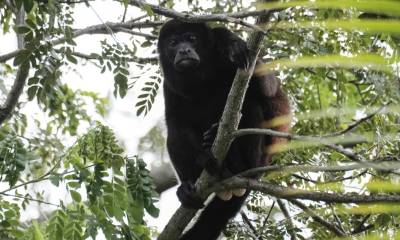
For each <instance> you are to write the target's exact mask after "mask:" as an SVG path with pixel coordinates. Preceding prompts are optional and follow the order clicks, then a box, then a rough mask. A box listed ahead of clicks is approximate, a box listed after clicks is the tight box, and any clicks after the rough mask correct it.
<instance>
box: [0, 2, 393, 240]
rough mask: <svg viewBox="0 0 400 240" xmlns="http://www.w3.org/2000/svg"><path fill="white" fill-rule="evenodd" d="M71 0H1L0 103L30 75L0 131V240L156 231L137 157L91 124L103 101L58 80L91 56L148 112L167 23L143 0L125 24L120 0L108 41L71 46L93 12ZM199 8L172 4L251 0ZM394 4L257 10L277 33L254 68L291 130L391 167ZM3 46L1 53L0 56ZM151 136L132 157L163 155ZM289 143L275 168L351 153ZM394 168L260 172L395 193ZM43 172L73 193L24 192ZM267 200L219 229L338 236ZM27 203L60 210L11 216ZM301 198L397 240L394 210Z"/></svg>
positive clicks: (134, 235)
mask: <svg viewBox="0 0 400 240" xmlns="http://www.w3.org/2000/svg"><path fill="white" fill-rule="evenodd" d="M72 2H73V1H58V0H51V1H34V0H14V1H9V0H7V1H0V24H1V26H2V31H3V33H4V34H10V33H11V34H18V36H20V37H21V38H23V39H24V42H25V44H24V46H23V48H22V49H20V50H19V51H18V52H17V54H16V55H14V56H13V57H12V58H5V57H7V56H6V55H1V56H0V59H2V60H1V63H0V92H1V93H3V95H1V94H0V100H1V102H2V103H3V100H5V96H6V95H7V94H8V93H9V89H10V88H9V87H10V85H11V84H9V83H10V82H12V81H10V79H11V80H13V79H14V78H15V73H16V70H17V69H18V68H19V69H25V70H26V71H28V70H30V74H29V78H28V80H27V84H26V85H27V86H26V88H25V90H26V91H25V93H24V94H25V96H26V99H27V100H28V101H30V102H25V100H24V99H22V100H21V103H20V104H19V105H18V106H17V108H16V110H15V111H14V113H13V116H12V117H11V118H10V119H8V121H7V122H5V123H3V124H2V125H1V128H0V181H1V183H4V185H6V188H5V189H1V190H0V238H1V239H3V238H4V239H24V240H25V239H55V240H62V239H90V238H91V239H96V237H98V235H99V233H100V232H101V233H102V234H104V236H105V237H106V238H107V239H113V240H114V239H135V240H136V239H150V237H151V236H152V234H153V231H152V229H150V228H149V226H147V224H146V221H145V219H146V215H147V214H148V215H150V216H153V217H156V216H158V209H157V207H156V201H157V194H156V193H155V191H154V189H155V188H154V185H153V183H152V180H151V178H150V175H149V171H148V170H147V169H146V165H145V163H144V162H143V160H142V159H141V158H140V157H138V156H134V157H129V158H128V157H126V156H125V155H124V148H123V147H121V144H120V143H119V142H118V140H117V138H116V136H115V135H114V133H113V131H112V130H111V129H110V128H109V127H106V126H104V125H102V124H100V123H98V122H95V121H94V118H93V117H92V116H91V114H89V111H88V104H87V103H88V102H90V101H91V102H93V103H94V107H95V109H96V110H97V112H98V113H100V115H101V116H105V115H106V114H107V111H108V106H107V104H108V99H107V98H104V97H101V96H99V95H98V94H96V93H93V92H88V91H82V90H76V89H73V88H72V87H71V86H70V85H69V82H68V81H67V80H66V79H64V78H63V76H64V74H65V73H66V72H67V71H71V70H72V71H74V70H76V69H77V68H78V67H80V66H81V65H82V66H84V65H85V63H86V61H88V62H91V63H94V64H95V65H96V66H97V67H98V68H99V71H100V72H101V73H105V72H106V71H107V72H111V73H112V75H113V78H112V79H111V81H112V82H113V84H114V90H113V93H114V97H117V96H119V97H121V98H123V97H125V96H127V95H128V94H129V93H130V91H131V89H133V86H134V85H135V84H136V82H138V81H139V80H140V81H142V82H141V84H140V85H139V86H140V87H139V89H138V94H137V100H136V102H135V103H133V104H132V108H135V110H136V114H137V115H138V116H139V115H143V116H144V115H146V114H147V113H148V112H149V111H150V110H151V108H152V106H153V103H154V100H155V97H156V95H157V94H158V90H159V87H160V84H161V77H160V71H159V70H155V67H153V64H154V63H156V62H155V61H154V58H152V57H149V55H150V53H151V54H153V53H154V51H155V48H156V47H155V41H154V36H155V35H157V32H158V26H159V25H160V24H159V22H158V21H160V20H161V21H162V20H165V18H164V17H162V16H161V15H159V14H157V13H156V12H155V11H153V10H152V9H151V8H150V7H149V6H147V5H143V6H142V7H141V8H142V10H143V13H144V14H145V15H143V16H142V17H140V16H139V17H137V18H136V19H133V20H132V21H130V20H128V21H125V17H126V12H127V10H128V9H129V8H130V7H131V6H130V5H129V3H130V2H129V1H127V0H124V1H122V2H121V3H120V4H121V5H120V6H121V9H120V10H121V12H124V14H123V16H122V18H121V19H118V20H116V21H115V22H116V23H120V22H121V21H120V20H122V22H124V24H126V25H124V26H123V27H121V28H114V27H113V25H112V24H108V23H107V27H105V28H102V31H103V32H101V33H106V34H109V35H111V38H108V39H104V40H103V41H101V42H100V43H99V45H100V47H101V51H99V52H94V53H91V54H86V53H80V52H78V50H82V49H81V48H80V46H79V45H78V44H79V42H78V41H77V39H76V35H77V33H79V30H76V22H75V16H76V15H74V12H75V8H76V7H78V6H80V4H83V5H82V6H84V5H87V6H90V7H91V8H93V6H92V5H91V2H90V1H87V2H86V3H85V2H82V3H72ZM176 3H177V1H172V0H168V1H162V3H160V6H167V7H169V8H171V9H174V8H176V7H177V6H176ZM206 3H207V4H204V1H198V0H189V1H184V2H180V4H179V7H181V5H185V4H186V5H187V7H188V9H189V10H190V12H194V13H197V14H209V13H213V12H219V13H226V12H239V11H244V10H248V2H246V1H241V0H239V1H207V2H206ZM398 4H399V3H398V2H397V1H389V0H388V1H386V0H385V1H375V0H368V1H367V0H365V1H330V0H329V1H327V0H325V1H320V0H316V1H294V0H291V1H269V3H267V4H266V5H259V6H258V7H261V8H263V7H264V8H267V9H279V11H278V12H276V13H274V14H273V18H272V21H271V24H270V25H268V26H266V27H272V28H271V29H270V30H269V31H268V37H267V38H266V40H265V42H264V43H263V44H264V45H263V48H262V52H261V55H260V56H261V57H262V58H263V59H264V60H265V61H266V62H268V64H266V65H265V66H263V67H262V68H260V69H259V71H271V69H273V70H274V71H276V73H277V75H278V77H279V78H281V80H282V83H283V85H284V88H285V90H286V91H287V92H288V93H289V95H290V98H291V102H292V105H293V111H294V123H293V133H294V134H298V135H318V136H329V135H336V137H335V138H334V139H333V138H332V141H333V142H334V143H336V144H339V145H341V146H343V147H344V148H346V149H348V150H351V151H352V152H354V153H356V154H357V155H358V156H360V157H362V158H363V159H365V160H366V161H375V162H378V163H379V162H380V161H398V156H399V155H400V138H399V134H398V133H399V119H400V115H399V110H400V109H399V107H398V106H399V100H400V95H399V89H400V84H399V83H400V81H399V78H400V76H399V71H398V68H399V46H400V39H399V37H398V35H399V29H400V28H399V27H398V26H399V15H400V14H399V9H400V8H398ZM282 9H283V10H282ZM20 11H23V12H24V13H25V23H26V24H22V25H21V24H20V25H17V24H16V22H15V20H14V19H16V18H17V15H18V14H19V12H20ZM100 18H101V16H100ZM365 18H367V19H365ZM382 19H383V21H382ZM247 20H248V19H245V21H247ZM157 22H158V24H157ZM135 24H142V25H141V26H143V28H141V29H139V30H140V31H138V32H135V31H136V30H135V27H134V26H135ZM146 24H147V25H146ZM152 24H154V25H152ZM210 24H212V25H216V24H221V23H210ZM105 25H106V24H105V23H104V24H99V25H96V26H94V27H93V26H92V27H93V28H91V31H94V32H95V33H99V32H100V31H98V32H96V29H97V30H98V29H100V28H101V27H103V26H105ZM229 27H230V28H231V29H233V30H234V31H236V32H238V34H242V35H243V36H246V33H245V32H248V29H246V28H243V27H242V26H241V25H238V24H235V25H232V24H231V25H230V26H229ZM124 28H125V29H124ZM127 28H129V29H127ZM121 29H122V30H124V31H125V33H127V32H128V33H129V34H132V37H131V38H130V40H131V41H127V42H124V43H121V41H119V39H118V36H117V32H118V31H122V30H121ZM127 30H128V31H127ZM91 31H89V32H90V33H93V32H91ZM81 33H82V32H80V33H79V34H81ZM138 33H139V34H138ZM135 34H136V35H135ZM2 36H3V35H2ZM110 39H111V41H112V42H110ZM7 50H8V49H7V47H5V49H4V51H2V54H4V53H7ZM3 52H4V53H3ZM148 57H149V58H148ZM3 58H4V59H9V60H8V61H6V60H3ZM82 59H83V60H84V61H82ZM3 80H7V81H3ZM93 84H96V83H93ZM34 104H37V105H38V106H40V108H41V110H42V111H43V112H45V113H46V121H43V119H40V117H37V116H27V115H25V114H26V109H25V108H24V107H25V106H27V107H28V108H30V107H31V106H33V105H34ZM1 106H2V105H1ZM133 106H134V107H133ZM382 107H383V108H382ZM0 110H1V108H0ZM363 118H365V120H363V121H360V120H362V119H363ZM354 124H356V125H354ZM88 125H90V126H91V127H90V129H89V130H87V133H86V134H84V135H83V136H81V137H79V138H77V139H76V138H74V140H76V142H75V143H74V144H73V146H71V147H68V145H70V144H65V142H66V141H65V138H66V137H71V136H73V137H74V136H75V137H76V136H78V135H81V133H82V131H80V129H85V127H86V126H88ZM353 126H354V127H353ZM156 130H158V129H156ZM83 131H85V130H83ZM159 132H162V131H159ZM147 137H148V138H152V139H151V140H152V141H148V140H146V139H145V141H143V142H142V143H141V146H140V149H139V150H140V151H144V152H145V151H153V150H150V149H156V151H160V152H163V151H164V147H162V146H163V144H165V142H164V138H162V137H160V136H159V135H158V134H154V132H150V133H149V135H148V136H147ZM149 142H150V143H156V145H154V148H146V146H145V144H148V143H149ZM284 149H289V150H288V151H285V152H282V153H280V154H279V155H277V156H275V158H274V164H278V165H286V164H300V165H301V164H310V165H319V166H321V165H330V164H338V163H340V164H345V163H346V162H349V161H350V160H349V159H348V158H347V157H346V156H344V155H343V154H340V153H338V152H336V151H334V150H332V149H329V148H325V147H324V146H321V143H312V144H310V143H304V142H301V141H291V142H290V144H289V146H288V147H287V146H286V147H285V148H284ZM398 174H399V172H398V170H393V171H377V170H368V171H361V170H355V171H349V172H321V173H303V172H302V173H283V174H280V175H279V174H278V175H274V176H273V177H272V176H267V177H266V178H265V179H264V180H266V181H269V182H271V183H275V184H280V185H284V186H291V187H295V188H299V189H308V190H313V191H329V192H346V193H353V194H362V193H364V194H369V193H371V194H376V193H384V194H398V189H399V185H398V181H399V180H398V177H397V175H398ZM46 180H49V182H51V183H52V184H53V185H54V186H56V187H59V189H63V188H65V189H66V193H67V195H68V199H67V200H64V199H60V201H59V202H58V203H57V204H55V203H52V202H47V199H46V194H45V193H46V191H47V189H46V191H44V192H37V191H33V190H31V189H29V190H28V191H25V190H24V189H23V187H25V188H27V187H28V186H29V185H30V184H32V183H35V182H42V181H46ZM2 185H3V184H2ZM275 200H276V199H274V198H271V197H270V196H266V195H263V194H260V193H253V194H252V196H251V198H250V199H249V202H248V204H247V206H246V209H245V210H244V214H245V215H243V216H242V218H240V217H238V218H237V219H235V221H233V222H232V223H231V224H230V225H229V227H228V229H227V231H226V232H225V234H226V237H227V239H257V238H263V239H289V238H291V239H293V238H295V239H307V238H312V239H316V240H318V239H333V238H335V237H336V236H335V234H334V233H333V232H332V231H331V230H330V229H328V228H327V227H326V226H325V225H321V223H320V222H319V221H317V220H316V218H315V217H313V216H311V215H310V214H308V213H306V212H304V211H303V210H302V209H301V208H299V207H298V206H297V205H295V204H294V203H289V204H288V210H289V212H290V216H291V218H290V219H288V218H287V217H284V216H283V214H282V212H283V211H282V209H280V208H279V207H278V206H277V204H275V203H274V202H275ZM32 202H39V203H40V204H41V205H42V204H46V206H47V205H49V206H52V207H55V209H54V212H51V213H50V216H49V217H48V219H49V220H47V221H46V220H44V221H39V222H36V221H33V222H32V223H31V222H29V223H28V222H27V223H21V222H20V213H21V211H23V210H24V209H25V208H26V207H27V206H28V205H30V204H31V203H32ZM305 203H306V204H307V207H309V208H310V209H311V210H312V211H314V212H315V213H316V214H317V216H320V217H321V218H323V219H325V220H326V221H328V222H329V223H330V224H332V225H333V226H336V227H338V228H339V229H341V230H342V231H343V232H344V233H345V234H346V235H348V236H349V237H348V239H398V230H397V229H398V225H399V221H400V218H399V212H398V210H397V208H396V206H393V205H388V204H369V205H350V204H333V203H332V204H323V203H319V202H318V203H317V202H305ZM244 216H247V218H248V219H247V220H245V217H244ZM344 239H346V238H344Z"/></svg>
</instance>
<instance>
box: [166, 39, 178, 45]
mask: <svg viewBox="0 0 400 240" xmlns="http://www.w3.org/2000/svg"><path fill="white" fill-rule="evenodd" d="M177 44H178V41H177V40H176V39H170V40H169V42H168V45H169V46H171V47H174V46H176V45H177Z"/></svg>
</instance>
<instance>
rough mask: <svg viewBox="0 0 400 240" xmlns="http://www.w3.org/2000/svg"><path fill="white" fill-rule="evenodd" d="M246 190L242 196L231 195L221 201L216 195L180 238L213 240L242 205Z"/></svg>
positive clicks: (246, 194) (184, 239) (185, 239)
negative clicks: (228, 198) (226, 199)
mask: <svg viewBox="0 0 400 240" xmlns="http://www.w3.org/2000/svg"><path fill="white" fill-rule="evenodd" d="M248 193H249V191H247V192H246V193H245V194H244V195H243V196H241V197H236V196H233V197H232V199H231V200H229V201H223V200H221V199H219V198H218V197H214V199H213V200H212V201H211V202H210V203H209V204H208V205H207V206H206V208H205V209H204V210H203V212H202V213H201V214H200V217H199V219H198V220H197V222H196V223H195V224H194V226H193V227H192V228H190V229H189V230H188V231H187V232H186V233H185V234H184V235H183V236H182V237H181V238H180V240H215V239H217V238H218V236H219V235H220V234H221V232H222V230H223V229H224V227H225V226H226V224H227V223H228V221H229V219H231V218H233V217H234V216H235V215H236V213H237V212H239V210H240V208H241V207H242V205H243V202H244V201H245V200H246V197H247V196H248V195H249V194H248Z"/></svg>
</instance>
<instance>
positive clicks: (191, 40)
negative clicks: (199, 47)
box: [188, 35, 197, 43]
mask: <svg viewBox="0 0 400 240" xmlns="http://www.w3.org/2000/svg"><path fill="white" fill-rule="evenodd" d="M188 40H189V42H191V43H195V42H197V37H196V36H195V35H189V36H188Z"/></svg>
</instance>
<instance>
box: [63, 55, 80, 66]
mask: <svg viewBox="0 0 400 240" xmlns="http://www.w3.org/2000/svg"><path fill="white" fill-rule="evenodd" d="M65 57H66V58H67V59H68V61H70V62H71V63H73V64H77V63H78V60H77V59H76V58H75V57H74V56H72V55H71V54H66V55H65Z"/></svg>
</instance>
